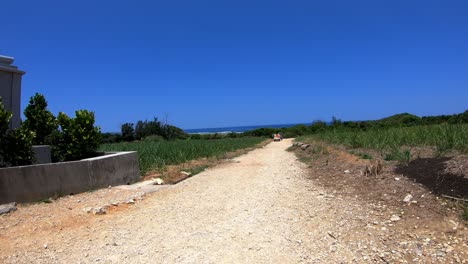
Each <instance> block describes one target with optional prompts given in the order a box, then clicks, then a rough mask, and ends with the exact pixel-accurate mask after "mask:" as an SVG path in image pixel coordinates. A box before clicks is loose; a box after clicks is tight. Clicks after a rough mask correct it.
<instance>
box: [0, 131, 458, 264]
mask: <svg viewBox="0 0 468 264" xmlns="http://www.w3.org/2000/svg"><path fill="white" fill-rule="evenodd" d="M290 145H291V141H290V140H284V141H282V142H275V143H271V144H269V145H267V146H265V147H263V148H260V149H256V150H254V151H251V152H250V153H248V154H246V155H243V156H240V157H237V158H235V159H233V160H232V161H231V162H229V163H225V164H222V165H219V166H216V167H214V168H211V169H208V170H206V171H205V172H203V173H201V174H199V175H196V176H194V177H192V178H189V179H187V180H185V181H183V182H181V183H179V184H177V185H174V186H170V187H169V188H164V189H161V190H160V191H158V192H155V193H152V194H149V195H146V196H143V194H142V193H140V192H137V191H133V192H132V191H128V190H120V189H118V188H111V189H104V190H99V191H96V192H91V193H84V194H80V195H76V196H72V197H64V198H61V199H59V200H57V201H54V202H52V203H49V204H29V205H21V206H20V207H19V208H18V211H16V212H13V213H10V214H8V215H2V216H0V262H1V263H366V262H369V263H393V262H396V261H392V260H393V256H398V254H397V253H398V252H393V251H395V250H398V248H399V246H397V245H395V246H394V248H392V245H391V244H385V242H382V240H381V237H382V234H381V232H388V231H387V229H392V228H393V229H398V225H397V224H395V225H393V224H390V225H388V226H387V227H386V228H385V229H381V228H380V226H379V225H378V223H377V224H376V223H375V220H374V219H372V216H369V212H368V211H367V210H368V206H366V205H367V204H368V202H367V201H363V200H361V199H359V197H357V196H356V197H348V196H346V197H344V196H340V194H339V193H336V191H332V190H331V189H329V188H325V187H319V186H320V185H319V184H315V182H314V181H313V180H311V179H310V177H308V171H309V170H308V168H307V166H306V165H304V164H303V163H301V162H299V161H297V158H296V156H295V154H294V153H291V152H287V151H285V150H286V149H287V148H288V147H289V146H290ZM129 198H132V199H134V200H135V203H134V204H133V203H130V204H126V203H125V202H124V201H126V200H128V199H129ZM116 200H118V201H116ZM99 201H100V202H103V201H104V202H105V203H115V204H116V206H110V207H109V208H107V209H106V210H107V213H106V214H104V215H94V214H92V213H87V212H85V211H86V208H87V207H89V206H99ZM369 217H370V218H369ZM379 217H385V218H388V219H390V217H391V215H385V216H382V215H380V216H379ZM389 222H390V220H389ZM376 226H377V228H376ZM459 228H463V227H462V225H460V227H459ZM402 230H403V229H402ZM463 230H465V231H463V232H465V233H466V228H465V229H463ZM397 231H398V230H397ZM454 232H456V231H454ZM408 239H411V238H409V237H408ZM418 239H419V238H418ZM398 242H399V243H400V242H401V243H409V242H408V241H398ZM460 242H461V246H460V248H461V249H460V250H463V249H466V243H465V242H466V237H465V241H463V238H461V241H460ZM463 243H465V244H463ZM398 245H399V244H398ZM424 246H425V245H421V247H422V248H416V249H414V250H413V249H411V251H415V252H414V253H408V254H411V256H403V257H402V258H400V259H399V261H400V262H421V261H422V262H426V261H424V260H431V257H432V256H426V257H427V258H425V259H424V258H423V257H424V251H425V248H424ZM418 250H419V251H421V250H422V251H423V253H421V252H418ZM454 250H455V251H456V250H458V248H455V249H453V248H451V251H454ZM451 254H453V252H452V253H451ZM457 257H458V256H457ZM458 258H459V260H460V263H462V262H463V261H464V259H463V256H460V257H458ZM433 261H434V262H437V261H438V259H437V258H433Z"/></svg>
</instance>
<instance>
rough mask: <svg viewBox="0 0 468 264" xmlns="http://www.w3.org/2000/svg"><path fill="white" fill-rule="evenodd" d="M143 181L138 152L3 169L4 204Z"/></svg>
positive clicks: (0, 191) (1, 199) (1, 191)
mask: <svg viewBox="0 0 468 264" xmlns="http://www.w3.org/2000/svg"><path fill="white" fill-rule="evenodd" d="M139 178H140V169H139V165H138V157H137V153H136V152H135V151H131V152H116V153H106V155H104V156H100V157H95V158H90V159H84V160H79V161H70V162H59V163H49V164H37V165H30V166H20V167H10V168H1V169H0V204H2V203H9V202H31V201H38V200H41V199H46V198H49V197H55V196H63V195H69V194H76V193H80V192H84V191H89V190H93V189H98V188H103V187H107V186H109V185H112V186H115V185H122V184H131V183H134V182H136V181H138V180H139Z"/></svg>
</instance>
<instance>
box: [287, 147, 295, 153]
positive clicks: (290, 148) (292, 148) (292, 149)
mask: <svg viewBox="0 0 468 264" xmlns="http://www.w3.org/2000/svg"><path fill="white" fill-rule="evenodd" d="M295 149H296V147H295V146H290V147H289V148H287V149H286V151H290V152H291V151H294V150H295Z"/></svg>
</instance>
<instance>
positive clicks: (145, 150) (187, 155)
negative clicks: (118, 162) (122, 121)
mask: <svg viewBox="0 0 468 264" xmlns="http://www.w3.org/2000/svg"><path fill="white" fill-rule="evenodd" d="M263 140H264V139H263V138H250V137H245V138H225V139H217V140H184V141H162V142H154V141H136V142H122V143H115V144H104V145H101V146H100V148H99V151H102V152H112V151H137V152H138V160H139V163H140V173H141V175H144V174H146V173H147V172H149V171H151V170H153V169H160V168H162V167H164V166H166V165H174V164H179V163H183V162H186V161H189V160H193V159H199V158H204V157H221V156H223V155H224V154H225V153H226V152H231V151H235V150H238V149H243V148H248V147H252V146H255V145H256V144H258V143H260V142H262V141H263Z"/></svg>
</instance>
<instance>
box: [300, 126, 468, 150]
mask: <svg viewBox="0 0 468 264" xmlns="http://www.w3.org/2000/svg"><path fill="white" fill-rule="evenodd" d="M311 137H312V138H316V139H320V140H324V141H327V142H330V143H334V144H342V145H346V146H349V147H352V148H371V149H377V150H381V151H388V150H391V151H394V152H395V153H396V154H398V153H397V150H400V148H401V147H402V146H408V147H414V146H431V147H435V148H436V151H437V153H439V154H441V153H444V152H446V151H448V150H458V151H460V152H463V153H467V152H468V124H441V125H429V126H414V127H392V128H384V129H373V130H368V131H362V130H330V131H325V132H321V133H318V134H315V135H313V136H311ZM305 138H307V137H305ZM309 138H310V137H309ZM302 140H304V138H302Z"/></svg>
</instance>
